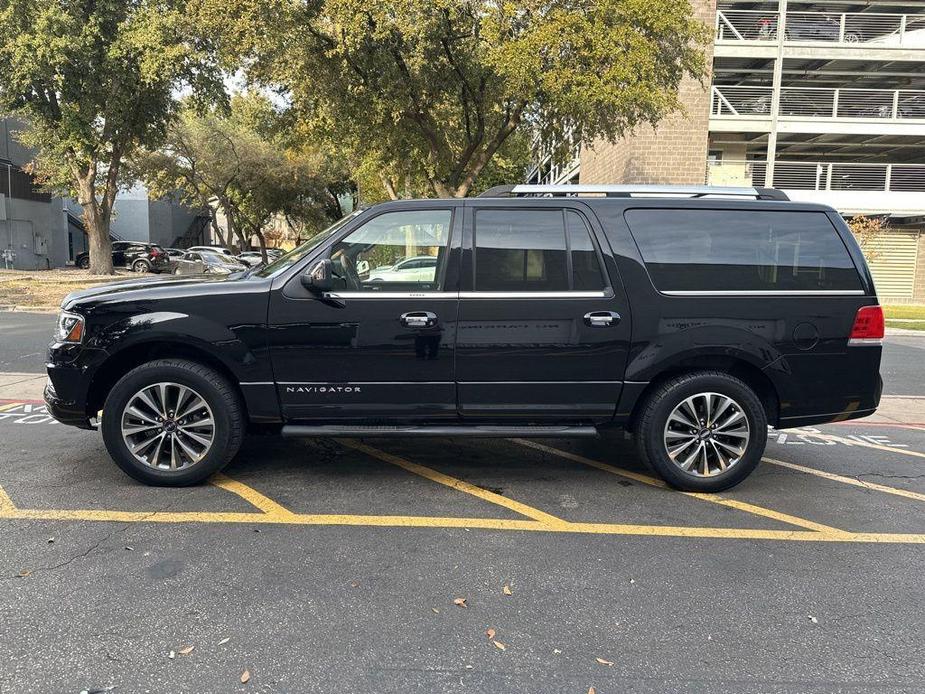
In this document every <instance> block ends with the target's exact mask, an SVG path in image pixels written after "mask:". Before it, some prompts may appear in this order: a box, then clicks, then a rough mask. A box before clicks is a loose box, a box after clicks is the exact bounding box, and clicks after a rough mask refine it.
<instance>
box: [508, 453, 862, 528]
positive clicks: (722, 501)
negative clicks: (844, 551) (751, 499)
mask: <svg viewBox="0 0 925 694" xmlns="http://www.w3.org/2000/svg"><path fill="white" fill-rule="evenodd" d="M510 440H511V441H513V442H514V443H517V444H520V445H521V446H526V447H528V448H534V449H536V450H538V451H543V452H544V453H549V454H551V455H556V456H559V457H560V458H565V459H566V460H571V461H573V462H576V463H583V464H584V465H590V466H591V467H594V468H597V469H598V470H603V471H605V472H609V473H611V474H613V475H619V476H620V477H626V478H627V479H631V480H635V481H637V482H641V483H643V484H648V485H650V486H652V487H660V488H663V489H667V488H668V485H667V484H665V483H664V482H663V481H662V480H660V479H656V478H655V477H650V476H649V475H643V474H641V473H639V472H632V471H630V470H623V469H621V468H618V467H614V466H613V465H608V464H607V463H603V462H601V461H599V460H592V459H591V458H585V457H584V456H582V455H578V454H576V453H571V452H569V451H563V450H560V449H558V448H553V447H552V446H545V445H543V444H541V443H536V442H535V441H527V440H525V439H510ZM678 493H680V494H684V495H685V496H689V497H692V498H694V499H700V500H701V501H708V502H710V503H711V504H719V505H720V506H726V507H728V508H734V509H737V510H739V511H744V512H746V513H751V514H753V515H756V516H763V517H764V518H770V519H772V520H776V521H780V522H781V523H788V524H789V525H795V526H797V527H800V528H806V529H808V530H814V531H816V532H823V533H845V532H846V531H844V530H839V529H838V528H833V527H831V526H829V525H823V524H822V523H816V522H814V521H811V520H807V519H806V518H800V517H798V516H791V515H790V514H788V513H781V512H780V511H774V510H773V509H769V508H765V507H764V506H756V505H755V504H749V503H746V502H744V501H736V500H735V499H726V498H725V497H722V496H720V495H719V494H701V493H698V492H678Z"/></svg>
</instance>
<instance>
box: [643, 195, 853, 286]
mask: <svg viewBox="0 0 925 694" xmlns="http://www.w3.org/2000/svg"><path fill="white" fill-rule="evenodd" d="M625 217H626V222H627V224H628V225H629V227H630V230H631V231H632V234H633V237H634V238H635V239H636V244H637V245H638V246H639V251H640V253H642V257H643V260H644V261H645V264H646V267H647V269H648V271H649V275H650V276H651V277H652V282H653V283H654V284H655V286H656V287H657V288H658V289H659V290H660V291H663V292H673V291H793V292H806V291H844V290H859V289H861V282H860V278H859V277H858V272H857V269H856V268H855V266H854V262H853V261H852V260H851V256H850V255H849V254H848V249H847V248H846V247H845V244H844V243H843V242H842V240H841V237H840V236H839V235H838V232H837V230H836V229H835V227H834V226H832V223H831V222H830V221H829V219H828V217H827V216H826V215H825V213H823V212H783V211H781V212H771V211H756V210H705V209H683V210H682V209H676V210H673V209H634V210H627V212H626V214H625Z"/></svg>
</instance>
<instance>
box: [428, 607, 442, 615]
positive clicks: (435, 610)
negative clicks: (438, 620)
mask: <svg viewBox="0 0 925 694" xmlns="http://www.w3.org/2000/svg"><path fill="white" fill-rule="evenodd" d="M430 609H432V610H433V611H434V614H440V610H438V609H437V608H436V607H431V608H430Z"/></svg>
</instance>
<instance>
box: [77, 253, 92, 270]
mask: <svg viewBox="0 0 925 694" xmlns="http://www.w3.org/2000/svg"><path fill="white" fill-rule="evenodd" d="M77 267H79V268H80V269H81V270H89V269H90V256H88V255H85V256H84V257H83V258H81V259H80V260H78V261H77Z"/></svg>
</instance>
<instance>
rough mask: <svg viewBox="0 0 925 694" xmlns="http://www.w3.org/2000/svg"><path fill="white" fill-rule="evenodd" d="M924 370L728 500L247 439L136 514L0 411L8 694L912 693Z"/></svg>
mask: <svg viewBox="0 0 925 694" xmlns="http://www.w3.org/2000/svg"><path fill="white" fill-rule="evenodd" d="M45 319H46V320H48V317H45ZM4 320H6V321H7V323H6V325H7V326H9V325H11V323H10V322H9V321H10V320H11V319H10V318H9V314H8V315H7V317H6V318H4ZM23 320H25V323H24V324H28V325H27V328H26V329H24V331H22V332H17V333H16V337H15V339H11V340H10V341H9V342H6V344H5V346H4V351H2V352H0V365H2V368H0V370H2V369H6V370H8V371H17V372H23V373H28V372H38V371H39V370H40V368H41V364H40V361H39V366H38V368H34V367H35V365H34V364H33V360H32V359H31V358H19V356H17V355H26V354H28V353H29V352H30V351H31V352H35V351H36V349H40V345H39V347H38V348H35V346H34V342H35V339H33V338H32V337H31V336H32V335H33V332H34V333H35V334H36V335H37V334H38V329H36V330H34V331H30V330H31V329H30V328H29V325H32V323H30V321H29V320H27V319H23ZM48 322H50V320H49V321H48ZM35 325H41V319H35ZM3 326H4V323H3V321H0V329H2V328H3ZM8 334H11V335H12V334H13V332H10V333H8ZM36 339H37V338H36ZM923 356H925V338H920V337H910V336H902V337H891V338H889V339H888V344H887V348H886V359H885V363H884V368H883V373H884V378H885V380H886V382H887V388H886V391H887V394H888V395H889V396H891V397H890V398H888V399H887V401H888V403H890V407H891V408H892V410H890V411H892V412H895V413H896V414H897V416H895V417H881V418H879V419H878V420H860V421H857V422H847V423H842V424H833V425H826V426H822V427H819V428H807V429H802V430H796V431H793V430H791V431H782V432H771V435H770V436H769V442H770V443H769V446H768V451H767V456H766V458H765V461H764V463H763V465H761V466H760V467H759V469H758V470H757V471H756V472H755V473H754V474H753V475H752V476H751V477H750V478H749V479H748V480H746V481H745V482H744V483H743V484H742V485H740V486H739V487H737V488H735V489H734V490H731V491H729V492H726V493H723V494H721V495H701V494H685V493H680V492H675V491H672V490H669V489H666V488H665V487H664V486H663V485H662V484H661V483H660V482H659V481H658V480H656V479H654V478H653V477H652V476H651V474H650V473H649V472H648V471H647V470H645V469H643V468H641V467H640V466H639V464H638V462H637V460H636V458H635V455H634V453H633V450H632V447H631V445H630V442H628V441H624V440H621V439H605V440H596V441H566V440H544V441H523V440H485V441H477V440H462V441H460V440H449V439H435V440H375V439H364V440H338V441H334V440H281V439H277V438H273V437H261V436H254V437H251V438H249V439H248V440H247V441H246V443H245V446H244V448H243V449H242V451H241V453H240V454H239V455H238V457H237V459H236V460H235V461H234V462H233V463H232V464H231V465H230V466H229V467H228V468H227V469H226V470H225V474H224V475H221V476H219V477H217V478H214V479H213V480H212V481H211V483H210V484H208V485H204V486H200V487H193V488H187V489H155V488H148V487H144V486H141V485H139V484H137V483H135V482H133V481H132V480H130V479H129V478H127V477H126V476H124V475H123V474H122V473H121V472H120V471H119V470H118V469H117V468H116V467H115V466H114V465H113V464H112V463H111V462H110V460H109V459H108V456H107V454H106V452H105V449H104V448H103V445H102V442H101V440H100V438H99V435H98V434H97V433H95V432H81V431H78V430H74V429H70V428H66V427H63V426H61V425H59V424H57V423H54V422H53V421H52V420H50V418H49V417H48V416H47V414H45V413H44V410H43V408H42V406H41V405H40V404H39V403H38V402H36V401H35V400H34V399H33V398H30V397H13V396H11V395H10V394H9V393H10V392H11V391H9V390H7V391H4V393H5V394H4V395H2V398H3V399H0V622H2V624H3V625H4V627H3V629H2V630H0V653H3V655H2V656H0V691H2V692H27V691H41V692H45V691H51V692H81V691H88V692H90V691H108V690H110V689H109V688H112V689H111V690H112V691H117V692H123V691H124V692H139V691H151V692H186V691H193V692H229V691H237V690H241V691H261V692H271V691H272V692H279V691H282V692H297V691H325V692H327V691H345V692H352V691H364V692H366V691H368V692H393V691H394V692H399V691H400V692H411V691H420V692H456V691H460V692H461V691H467V692H471V691H477V692H483V691H484V692H489V691H490V692H580V693H581V694H585V693H586V692H588V691H589V690H590V688H592V687H593V689H594V691H595V692H597V693H598V694H602V693H605V692H627V691H642V692H649V691H651V692H662V691H691V692H694V691H697V692H700V691H715V692H745V691H755V692H817V691H819V692H821V691H827V692H828V691H838V692H848V691H869V690H876V691H891V692H892V691H896V692H900V691H903V692H904V691H910V692H911V691H921V690H922V689H923V687H925V665H923V663H925V636H923V627H922V606H923V605H925V588H923V585H925V582H923V581H922V575H923V569H925V547H923V544H925V416H923V417H921V418H917V417H916V416H915V412H916V411H925V407H923V405H925V403H923V402H921V400H922V398H921V397H918V396H925V370H923V369H922V368H921V363H922V357H923ZM11 387H14V386H11ZM23 392H24V393H25V392H26V391H25V390H23ZM190 647H192V648H190ZM245 673H246V676H244V675H245ZM242 680H247V681H246V682H242Z"/></svg>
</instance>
